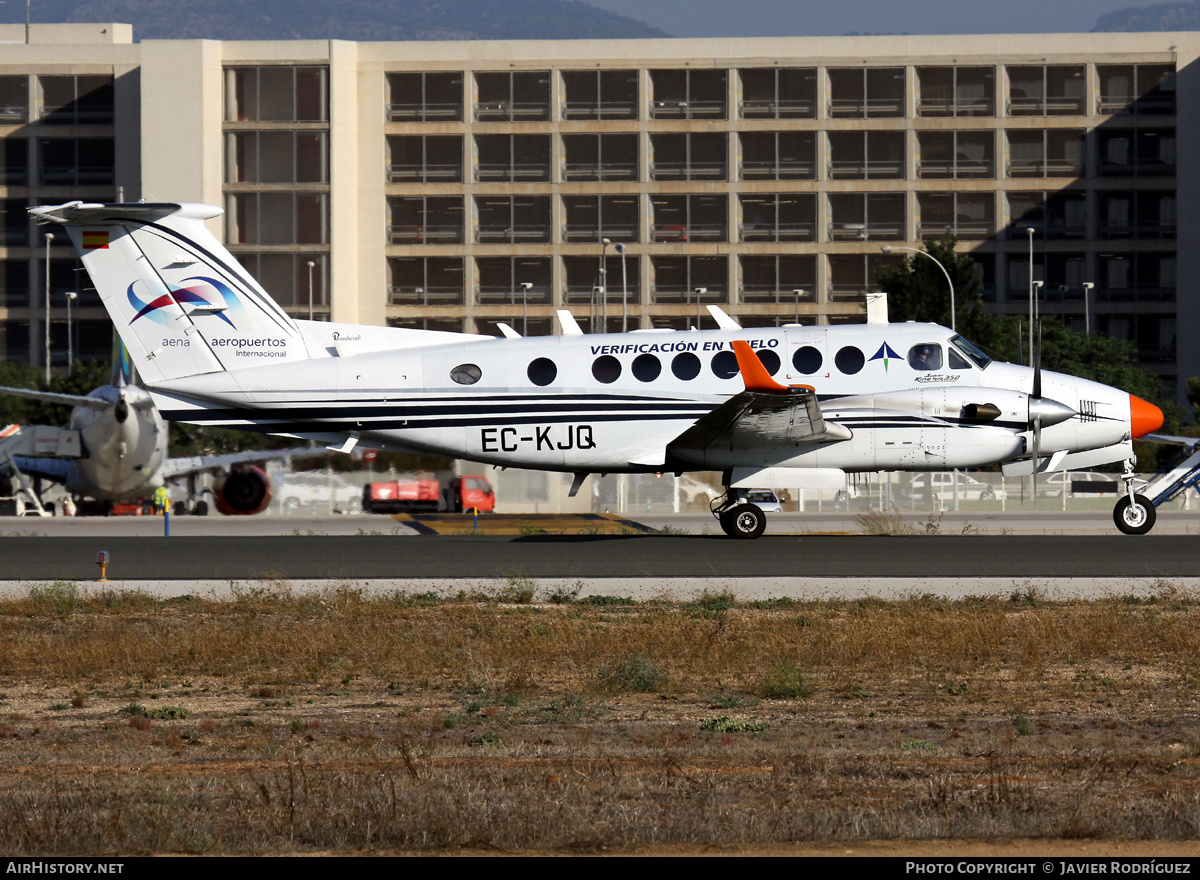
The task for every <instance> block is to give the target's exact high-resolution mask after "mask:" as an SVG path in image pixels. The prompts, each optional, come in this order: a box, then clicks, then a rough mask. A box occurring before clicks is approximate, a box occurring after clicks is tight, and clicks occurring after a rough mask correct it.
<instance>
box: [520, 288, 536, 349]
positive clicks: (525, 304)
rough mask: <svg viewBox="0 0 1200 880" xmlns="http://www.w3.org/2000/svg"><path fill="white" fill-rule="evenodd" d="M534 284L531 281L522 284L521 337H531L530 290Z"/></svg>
mask: <svg viewBox="0 0 1200 880" xmlns="http://www.w3.org/2000/svg"><path fill="white" fill-rule="evenodd" d="M531 287H533V284H532V283H531V282H529V281H522V282H521V335H522V336H528V335H529V288H531Z"/></svg>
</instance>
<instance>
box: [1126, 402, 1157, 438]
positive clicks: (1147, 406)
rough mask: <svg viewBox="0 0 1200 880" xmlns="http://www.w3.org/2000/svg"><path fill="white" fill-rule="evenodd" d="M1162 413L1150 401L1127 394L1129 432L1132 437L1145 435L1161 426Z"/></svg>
mask: <svg viewBox="0 0 1200 880" xmlns="http://www.w3.org/2000/svg"><path fill="white" fill-rule="evenodd" d="M1162 423H1163V414H1162V410H1161V409H1159V408H1158V407H1157V406H1155V405H1154V404H1152V403H1147V402H1146V401H1144V400H1142V399H1141V398H1140V397H1134V396H1133V395H1132V394H1131V395H1129V433H1130V434H1132V435H1133V436H1134V437H1145V436H1146V435H1147V434H1152V433H1153V432H1155V431H1157V430H1158V429H1159V428H1161V427H1162Z"/></svg>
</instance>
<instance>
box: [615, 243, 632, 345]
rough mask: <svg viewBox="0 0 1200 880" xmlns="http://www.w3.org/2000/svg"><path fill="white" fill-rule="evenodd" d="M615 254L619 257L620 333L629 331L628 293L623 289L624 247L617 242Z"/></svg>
mask: <svg viewBox="0 0 1200 880" xmlns="http://www.w3.org/2000/svg"><path fill="white" fill-rule="evenodd" d="M617 253H618V254H620V255H621V332H622V333H625V332H627V331H628V330H629V323H628V322H629V292H628V290H627V289H626V287H625V245H623V244H621V242H617Z"/></svg>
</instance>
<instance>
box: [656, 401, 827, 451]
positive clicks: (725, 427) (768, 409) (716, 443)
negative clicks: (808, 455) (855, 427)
mask: <svg viewBox="0 0 1200 880" xmlns="http://www.w3.org/2000/svg"><path fill="white" fill-rule="evenodd" d="M849 438H850V432H849V431H848V430H846V429H845V428H843V427H842V426H841V425H826V423H825V419H824V417H823V416H822V415H821V407H820V405H819V404H818V403H817V395H816V393H815V392H813V391H810V390H803V391H799V392H795V393H788V394H779V393H769V392H767V393H764V392H759V391H743V392H741V393H740V394H735V395H734V396H733V397H731V398H729V400H727V401H725V402H724V403H723V404H721V405H720V406H718V407H717V408H716V409H714V410H713V411H712V412H710V413H708V414H707V415H705V416H702V417H701V418H700V419H698V420H697V421H696V423H695V424H694V425H692V426H691V427H690V428H688V429H687V430H686V431H684V432H683V433H682V434H680V435H679V436H678V437H676V438H675V439H674V440H673V441H671V444H670V445H671V446H673V447H679V448H684V449H723V450H729V451H735V450H744V449H775V448H779V447H785V448H786V447H789V446H797V445H799V444H801V443H804V442H814V441H820V440H848V439H849Z"/></svg>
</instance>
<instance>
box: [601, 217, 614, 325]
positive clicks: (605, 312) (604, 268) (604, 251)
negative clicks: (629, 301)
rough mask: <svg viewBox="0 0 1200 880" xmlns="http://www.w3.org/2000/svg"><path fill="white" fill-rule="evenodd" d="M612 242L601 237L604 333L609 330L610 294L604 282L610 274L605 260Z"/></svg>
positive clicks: (602, 318)
mask: <svg viewBox="0 0 1200 880" xmlns="http://www.w3.org/2000/svg"><path fill="white" fill-rule="evenodd" d="M610 244H612V241H611V240H609V239H607V238H602V239H600V303H601V305H600V314H601V319H600V320H601V322H602V323H603V326H604V329H603V330H602V331H600V332H602V333H607V332H608V294H607V293H606V291H607V290H608V285H607V284H605V283H604V282H605V281H606V277H605V276H607V275H608V267H607V266H605V262H606V261H607V259H608V246H609V245H610Z"/></svg>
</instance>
